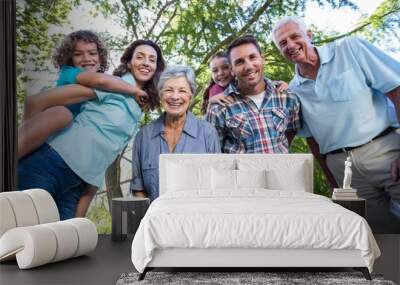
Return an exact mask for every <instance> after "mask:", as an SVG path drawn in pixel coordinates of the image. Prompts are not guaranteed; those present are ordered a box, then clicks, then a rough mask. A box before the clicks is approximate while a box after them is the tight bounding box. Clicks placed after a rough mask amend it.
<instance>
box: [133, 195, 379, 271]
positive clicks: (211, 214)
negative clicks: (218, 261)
mask: <svg viewBox="0 0 400 285" xmlns="http://www.w3.org/2000/svg"><path fill="white" fill-rule="evenodd" d="M165 248H274V249H280V248H290V249H295V248H301V249H358V250H360V251H361V256H362V258H363V259H364V260H365V264H366V266H367V267H368V268H369V270H370V271H372V266H373V263H374V260H375V259H376V258H377V257H379V255H380V251H379V248H378V246H377V244H376V241H375V239H374V237H373V235H372V232H371V230H370V228H369V226H368V224H367V222H366V221H365V220H364V219H363V218H362V217H360V216H359V215H357V214H355V213H353V212H351V211H349V210H346V209H344V208H342V207H341V206H339V205H337V204H335V203H333V202H331V201H330V200H329V199H328V198H326V197H323V196H320V195H315V194H311V193H306V192H299V191H277V190H273V191H272V190H266V189H247V190H241V191H233V192H229V191H226V192H224V191H219V192H218V193H216V192H214V193H207V192H200V193H199V192H198V191H184V192H172V193H167V194H165V195H163V196H162V197H159V198H158V199H156V200H155V201H154V202H153V203H152V204H151V206H150V208H149V210H148V211H147V213H146V215H145V217H144V218H143V220H142V222H141V223H140V226H139V229H138V231H137V233H136V235H135V237H134V240H133V244H132V262H133V264H134V266H135V268H136V269H137V270H138V271H139V272H143V270H144V268H145V267H146V265H147V264H148V263H149V262H150V261H151V260H152V258H153V252H154V250H155V249H165Z"/></svg>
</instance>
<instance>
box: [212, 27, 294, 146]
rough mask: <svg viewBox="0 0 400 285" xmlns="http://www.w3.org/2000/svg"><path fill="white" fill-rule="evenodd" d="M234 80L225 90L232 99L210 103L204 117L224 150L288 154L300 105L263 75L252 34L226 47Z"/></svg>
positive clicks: (261, 58) (261, 63)
mask: <svg viewBox="0 0 400 285" xmlns="http://www.w3.org/2000/svg"><path fill="white" fill-rule="evenodd" d="M227 53H228V57H229V61H230V63H231V66H232V73H233V75H234V77H235V82H234V83H231V84H230V85H229V87H228V88H227V89H226V90H225V95H226V96H231V97H232V98H233V102H232V103H229V104H226V105H225V106H221V105H218V104H215V105H213V106H211V108H210V109H209V111H208V112H207V114H206V119H207V120H208V121H209V122H210V123H211V124H213V125H214V126H215V128H216V129H217V131H218V134H219V137H220V140H221V147H222V152H225V153H288V149H289V145H290V142H291V140H292V139H293V136H294V134H295V130H296V129H297V128H298V127H299V122H300V118H299V112H300V104H299V101H298V99H297V98H296V96H295V95H294V94H293V93H291V92H289V91H283V92H277V91H276V86H277V84H276V83H274V82H273V81H271V80H269V79H268V78H265V77H264V64H265V61H264V58H263V55H262V53H261V48H260V46H259V44H258V42H257V40H256V39H255V38H254V37H253V36H250V35H248V36H243V37H240V38H238V39H236V40H235V41H234V42H232V44H231V45H230V46H229V47H228V52H227Z"/></svg>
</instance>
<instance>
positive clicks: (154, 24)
mask: <svg viewBox="0 0 400 285" xmlns="http://www.w3.org/2000/svg"><path fill="white" fill-rule="evenodd" d="M175 2H176V0H171V1H167V2H166V3H165V4H164V6H162V7H161V9H160V11H158V13H157V17H156V19H155V20H154V22H153V25H152V26H151V28H150V30H149V31H148V32H147V34H146V36H145V38H146V39H148V38H149V37H150V36H151V34H152V33H153V31H154V28H155V27H156V25H157V24H158V21H160V19H161V16H162V14H163V13H164V12H165V10H167V9H168V7H169V6H170V5H172V4H174V3H175Z"/></svg>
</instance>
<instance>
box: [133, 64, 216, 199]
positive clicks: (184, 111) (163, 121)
mask: <svg viewBox="0 0 400 285" xmlns="http://www.w3.org/2000/svg"><path fill="white" fill-rule="evenodd" d="M157 87H158V92H159V96H160V100H161V106H162V107H163V109H164V113H163V114H162V115H161V116H160V117H159V118H158V119H157V120H156V121H154V122H152V123H150V124H148V125H146V126H145V127H143V129H141V130H140V131H139V133H138V134H137V135H136V138H135V142H134V146H133V152H132V153H133V164H132V178H133V179H132V182H131V185H130V189H131V191H132V192H133V193H134V195H136V196H142V197H143V196H144V197H149V198H150V200H151V201H153V200H154V199H156V198H157V197H158V195H159V180H158V176H159V175H158V174H159V164H158V161H159V156H160V154H161V153H219V152H221V146H220V143H219V138H218V133H217V131H216V129H215V128H214V127H213V126H212V125H211V124H210V123H208V122H206V121H203V120H199V119H197V118H196V117H195V116H194V115H193V114H192V113H191V112H190V111H189V105H190V102H191V101H192V99H193V96H194V94H195V92H196V82H195V75H194V72H193V70H192V69H191V68H190V67H188V66H184V65H175V66H170V67H168V68H167V69H166V70H164V72H163V73H162V74H161V76H160V80H159V83H158V86H157Z"/></svg>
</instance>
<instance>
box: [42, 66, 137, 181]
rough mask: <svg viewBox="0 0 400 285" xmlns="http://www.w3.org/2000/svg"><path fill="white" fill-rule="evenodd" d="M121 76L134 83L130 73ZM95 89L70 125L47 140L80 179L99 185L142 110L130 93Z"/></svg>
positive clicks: (132, 129)
mask: <svg viewBox="0 0 400 285" xmlns="http://www.w3.org/2000/svg"><path fill="white" fill-rule="evenodd" d="M122 79H123V80H124V81H126V82H128V83H131V84H132V85H133V84H135V79H134V78H133V76H132V75H131V74H130V73H129V74H125V75H124V76H122ZM95 92H96V95H97V98H96V99H93V100H89V101H86V102H84V103H83V104H82V107H81V111H80V113H79V114H78V115H77V116H76V117H75V118H74V120H73V122H72V124H71V125H70V126H69V127H67V128H66V129H64V130H63V131H61V132H60V133H57V134H56V135H54V136H53V137H52V138H50V139H49V140H48V141H47V143H48V144H50V145H51V146H52V147H53V148H54V149H55V151H57V152H58V154H60V156H61V157H62V158H63V159H64V161H65V162H66V164H67V165H68V166H69V167H70V168H71V169H72V170H73V171H74V172H75V173H76V174H77V175H78V176H79V177H80V178H82V180H84V181H85V182H87V183H89V184H91V185H95V186H97V187H101V185H102V184H103V181H104V176H105V172H106V169H107V167H108V166H109V165H110V164H111V163H112V162H113V161H114V160H115V158H116V157H117V155H118V154H119V153H120V152H121V151H122V150H123V148H124V147H125V146H126V145H127V144H128V142H129V141H130V140H131V138H132V136H133V135H134V134H135V133H136V132H137V127H138V122H139V120H140V117H141V115H142V111H141V109H140V107H139V105H138V104H137V103H136V101H135V100H134V98H133V97H131V96H124V95H122V94H116V93H111V92H106V91H101V90H95Z"/></svg>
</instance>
